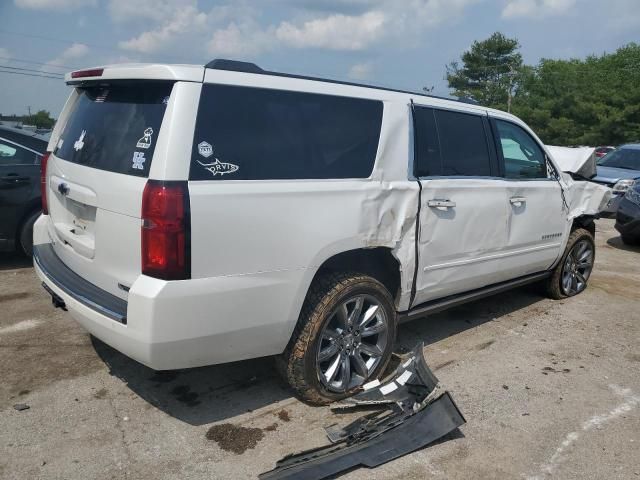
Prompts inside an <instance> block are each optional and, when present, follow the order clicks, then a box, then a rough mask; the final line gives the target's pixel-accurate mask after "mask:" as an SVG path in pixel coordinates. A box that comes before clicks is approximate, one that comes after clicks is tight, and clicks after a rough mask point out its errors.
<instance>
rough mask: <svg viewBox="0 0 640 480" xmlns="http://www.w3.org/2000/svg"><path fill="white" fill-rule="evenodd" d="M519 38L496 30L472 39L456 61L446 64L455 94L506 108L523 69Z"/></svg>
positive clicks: (450, 85) (448, 78)
mask: <svg viewBox="0 0 640 480" xmlns="http://www.w3.org/2000/svg"><path fill="white" fill-rule="evenodd" d="M519 48H520V45H519V44H518V40H516V39H513V38H507V37H505V36H504V35H503V34H502V33H500V32H496V33H494V34H493V35H491V36H490V37H489V38H487V39H486V40H482V41H475V42H473V45H471V49H470V50H468V51H466V52H464V53H463V54H462V66H460V64H459V63H458V62H451V63H450V64H449V65H447V81H448V82H449V87H450V88H452V89H453V92H452V93H453V95H454V96H456V97H466V98H471V99H473V100H475V101H477V102H478V103H480V104H482V105H486V106H490V107H495V108H502V109H505V110H506V109H508V108H509V102H510V98H511V97H512V96H513V95H514V94H515V93H516V92H517V89H518V85H519V82H520V73H521V71H522V67H523V66H522V55H520V53H518V49H519Z"/></svg>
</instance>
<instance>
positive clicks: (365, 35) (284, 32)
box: [275, 11, 386, 50]
mask: <svg viewBox="0 0 640 480" xmlns="http://www.w3.org/2000/svg"><path fill="white" fill-rule="evenodd" d="M385 21H386V20H385V15H384V14H383V13H382V12H378V11H371V12H367V13H364V14H362V15H358V16H348V15H342V14H337V15H330V16H328V17H325V18H319V19H315V20H309V21H306V22H304V23H303V24H302V25H301V26H296V25H294V24H292V23H290V22H282V23H281V24H280V25H279V26H278V28H277V29H276V31H275V34H276V38H277V39H278V40H279V41H281V42H283V43H284V44H286V45H288V46H290V47H295V48H307V47H314V48H327V49H330V50H362V49H364V48H367V47H368V46H369V45H371V44H372V43H373V42H374V41H376V40H378V39H379V38H380V37H381V36H382V35H383V33H384V31H383V26H384V24H385Z"/></svg>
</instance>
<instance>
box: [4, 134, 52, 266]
mask: <svg viewBox="0 0 640 480" xmlns="http://www.w3.org/2000/svg"><path fill="white" fill-rule="evenodd" d="M48 137H49V135H39V134H37V133H33V132H30V131H27V130H21V129H17V128H11V127H7V126H3V125H0V251H12V250H14V249H16V248H19V249H20V250H22V251H23V252H24V253H25V254H27V255H31V253H32V248H33V247H32V245H33V239H32V231H33V223H34V222H35V221H36V220H37V218H38V216H39V215H40V210H41V208H42V203H41V200H40V198H41V197H40V160H41V159H42V155H43V154H44V153H45V151H46V149H47V143H48V141H49V138H48Z"/></svg>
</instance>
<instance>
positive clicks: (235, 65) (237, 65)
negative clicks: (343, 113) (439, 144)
mask: <svg viewBox="0 0 640 480" xmlns="http://www.w3.org/2000/svg"><path fill="white" fill-rule="evenodd" d="M205 68H211V69H215V70H228V71H230V72H244V73H257V74H260V75H272V76H274V77H286V78H298V79H300V80H315V81H317V82H325V83H334V84H338V85H349V86H352V87H364V88H373V89H374V90H384V91H387V92H397V93H408V94H410V95H420V96H421V97H429V98H438V99H440V100H449V101H451V102H460V103H471V104H476V105H478V102H475V101H474V100H471V99H466V98H465V99H456V98H450V97H440V96H438V95H428V94H426V93H422V92H413V91H411V90H401V89H398V88H389V87H378V86H376V85H367V84H365V83H355V82H345V81H342V80H333V79H330V78H321V77H309V76H306V75H295V74H292V73H280V72H272V71H269V70H264V69H262V68H260V67H259V66H258V65H256V64H255V63H251V62H241V61H238V60H227V59H224V58H216V59H215V60H212V61H210V62H209V63H207V64H206V65H205Z"/></svg>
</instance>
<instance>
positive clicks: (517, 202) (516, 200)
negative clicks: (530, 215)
mask: <svg viewBox="0 0 640 480" xmlns="http://www.w3.org/2000/svg"><path fill="white" fill-rule="evenodd" d="M509 202H511V205H515V206H516V207H519V206H520V205H522V204H523V203H527V199H526V197H511V198H510V199H509Z"/></svg>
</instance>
